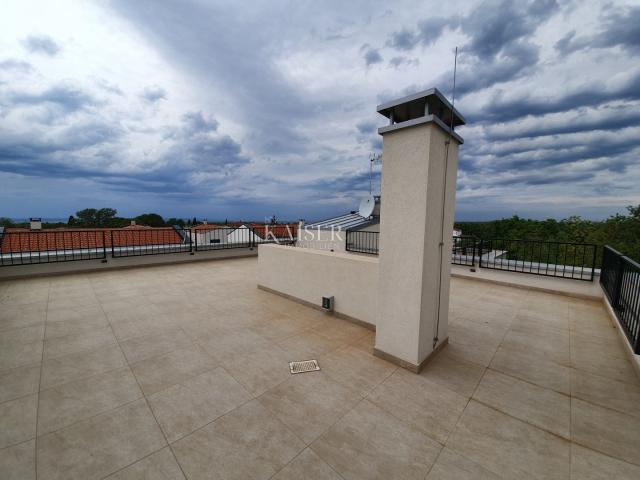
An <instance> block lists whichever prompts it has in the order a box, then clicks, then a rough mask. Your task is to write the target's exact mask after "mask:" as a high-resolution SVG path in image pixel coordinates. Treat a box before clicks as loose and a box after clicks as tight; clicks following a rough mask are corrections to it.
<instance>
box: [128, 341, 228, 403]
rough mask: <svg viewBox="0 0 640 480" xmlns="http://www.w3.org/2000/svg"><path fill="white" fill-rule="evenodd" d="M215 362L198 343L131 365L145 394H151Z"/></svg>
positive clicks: (207, 368)
mask: <svg viewBox="0 0 640 480" xmlns="http://www.w3.org/2000/svg"><path fill="white" fill-rule="evenodd" d="M215 366H216V362H214V360H213V359H212V358H211V357H210V356H209V355H207V354H206V353H205V352H204V350H203V349H202V348H201V347H199V346H198V345H191V346H189V347H186V348H181V349H178V350H174V351H173V352H170V353H167V354H166V355H162V356H159V357H153V358H148V359H146V360H143V361H141V362H138V363H134V364H133V365H131V369H132V370H133V373H134V375H135V376H136V378H137V379H138V382H139V383H140V387H142V391H143V392H144V393H145V395H151V394H152V393H155V392H158V391H160V390H162V389H165V388H168V387H170V386H172V385H175V384H176V383H181V382H184V381H185V380H187V379H188V378H190V377H195V376H196V375H199V374H201V373H204V372H206V371H207V370H211V369H213V368H215Z"/></svg>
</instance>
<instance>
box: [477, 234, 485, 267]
mask: <svg viewBox="0 0 640 480" xmlns="http://www.w3.org/2000/svg"><path fill="white" fill-rule="evenodd" d="M482 252H484V240H483V239H482V238H481V239H480V252H479V253H478V268H482Z"/></svg>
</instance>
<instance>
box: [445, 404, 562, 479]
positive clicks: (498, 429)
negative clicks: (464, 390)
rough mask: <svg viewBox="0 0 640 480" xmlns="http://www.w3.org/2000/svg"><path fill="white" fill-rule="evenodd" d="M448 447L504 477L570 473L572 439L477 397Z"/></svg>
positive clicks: (545, 477) (559, 475)
mask: <svg viewBox="0 0 640 480" xmlns="http://www.w3.org/2000/svg"><path fill="white" fill-rule="evenodd" d="M447 446H448V447H449V448H451V449H452V450H454V451H456V452H457V453H459V454H461V455H463V456H465V457H466V458H468V459H470V460H472V461H474V462H476V463H478V464H480V465H481V466H483V467H484V468H486V469H487V470H490V471H492V472H495V473H496V474H498V475H499V476H501V477H504V478H538V479H566V478H567V477H568V476H569V459H570V454H569V442H567V441H565V440H562V439H560V438H558V437H556V436H555V435H552V434H550V433H547V432H544V431H542V430H540V429H538V428H536V427H533V426H531V425H528V424H526V423H524V422H521V421H520V420H516V419H515V418H513V417H510V416H507V415H505V414H503V413H500V412H498V411H496V410H493V409H492V408H489V407H486V406H484V405H482V404H480V403H478V402H476V401H474V400H471V402H470V403H469V406H468V407H467V408H466V409H465V411H464V414H463V415H462V418H461V419H460V421H459V422H458V425H457V427H456V429H455V430H454V432H453V433H452V434H451V436H450V437H449V440H448V441H447Z"/></svg>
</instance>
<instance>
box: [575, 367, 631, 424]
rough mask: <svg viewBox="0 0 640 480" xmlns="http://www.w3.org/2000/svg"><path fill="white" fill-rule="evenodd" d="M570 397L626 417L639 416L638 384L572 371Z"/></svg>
mask: <svg viewBox="0 0 640 480" xmlns="http://www.w3.org/2000/svg"><path fill="white" fill-rule="evenodd" d="M571 395H572V396H573V397H576V398H580V399H582V400H586V401H588V402H590V403H595V404H597V405H600V406H602V407H607V408H611V409H613V410H618V411H619V412H622V413H626V414H628V415H633V416H640V410H639V409H638V406H639V405H640V384H636V385H634V384H633V383H626V382H620V381H617V380H612V379H609V378H606V377H602V376H600V375H593V374H590V373H587V372H583V371H581V370H575V369H574V370H572V371H571Z"/></svg>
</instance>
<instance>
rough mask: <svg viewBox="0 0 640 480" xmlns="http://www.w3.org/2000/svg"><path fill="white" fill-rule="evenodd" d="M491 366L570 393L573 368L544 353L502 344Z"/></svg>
mask: <svg viewBox="0 0 640 480" xmlns="http://www.w3.org/2000/svg"><path fill="white" fill-rule="evenodd" d="M490 367H491V369H493V370H497V371H498V372H501V373H505V374H507V375H511V376H514V377H517V378H520V379H522V380H525V381H527V382H531V383H535V384H536V385H539V386H541V387H544V388H548V389H551V390H555V391H556V392H560V393H564V394H567V395H568V394H569V390H570V372H571V369H570V368H568V367H566V366H564V365H560V364H559V363H555V362H553V361H551V360H548V359H547V358H546V357H545V356H544V354H541V353H536V352H532V351H530V350H523V349H513V348H507V347H505V346H500V348H498V350H497V351H496V354H495V356H494V357H493V360H492V361H491V364H490Z"/></svg>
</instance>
